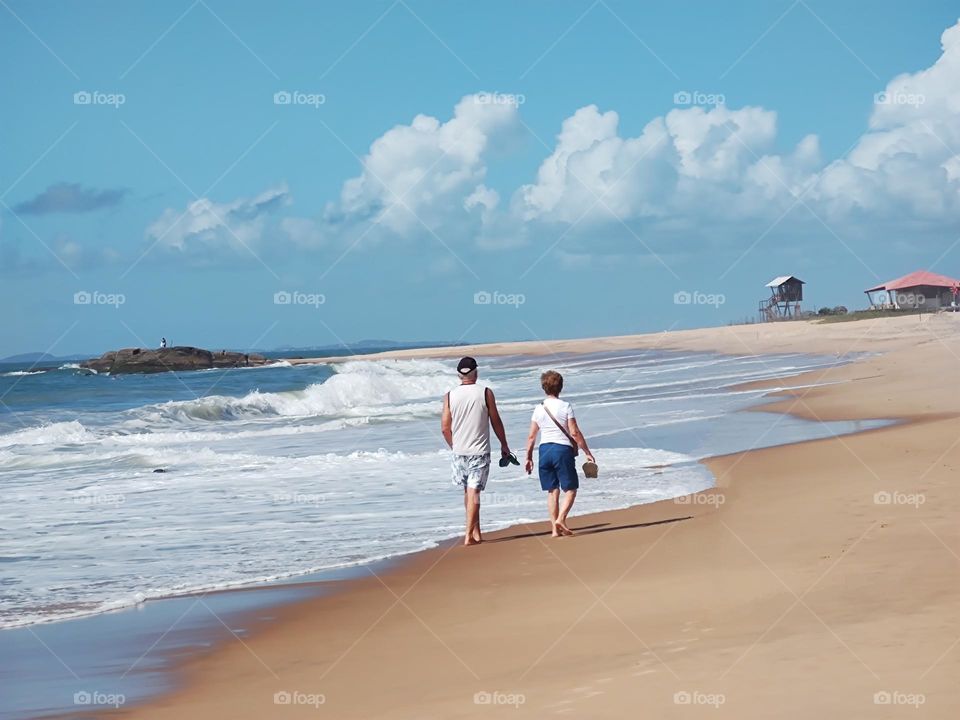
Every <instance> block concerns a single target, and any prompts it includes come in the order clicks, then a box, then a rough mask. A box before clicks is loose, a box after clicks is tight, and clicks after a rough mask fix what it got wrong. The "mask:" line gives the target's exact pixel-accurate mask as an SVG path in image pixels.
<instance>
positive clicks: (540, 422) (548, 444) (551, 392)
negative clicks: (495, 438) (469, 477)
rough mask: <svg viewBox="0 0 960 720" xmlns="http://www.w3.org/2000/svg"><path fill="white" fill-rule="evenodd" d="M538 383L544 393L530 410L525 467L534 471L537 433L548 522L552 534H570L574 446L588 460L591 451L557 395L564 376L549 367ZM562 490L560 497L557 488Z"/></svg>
mask: <svg viewBox="0 0 960 720" xmlns="http://www.w3.org/2000/svg"><path fill="white" fill-rule="evenodd" d="M540 386H541V387H542V388H543V392H544V393H546V395H547V397H546V398H545V399H544V401H543V403H542V404H541V405H537V407H536V409H535V410H534V411H533V421H532V422H531V423H530V436H529V437H528V438H527V462H526V470H527V474H528V475H529V474H530V473H531V472H532V471H533V446H534V444H535V443H536V441H537V433H540V459H539V462H538V464H537V469H538V471H539V475H540V487H541V489H543V491H544V492H546V493H548V494H547V509H548V510H549V512H550V524H551V526H552V528H553V533H552V534H553V537H560V536H561V535H573V530H571V529H570V528H568V527H567V515H568V514H569V513H570V509H571V508H572V507H573V501H574V500H576V499H577V488H579V487H580V479H579V478H578V477H577V463H576V460H575V457H576V448H577V446H579V447H580V448H581V449H582V450H583V452H584V454H586V456H587V460H588V461H590V462H594V459H593V454H592V453H591V452H590V448H589V447H587V441H586V438H584V437H583V433H582V432H580V426H579V425H577V420H576V418H575V417H574V415H573V406H572V405H571V404H570V403H568V402H566V401H565V400H561V399H560V391H561V390H563V376H562V375H561V374H560V373H558V372H556V371H554V370H548V371H547V372H545V373H543V375H541V376H540ZM561 490H562V491H563V499H562V501H561V498H560V491H561Z"/></svg>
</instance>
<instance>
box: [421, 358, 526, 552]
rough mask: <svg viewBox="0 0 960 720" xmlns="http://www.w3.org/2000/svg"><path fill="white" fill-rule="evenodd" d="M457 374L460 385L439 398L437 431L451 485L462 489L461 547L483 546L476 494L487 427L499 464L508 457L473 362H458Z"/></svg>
mask: <svg viewBox="0 0 960 720" xmlns="http://www.w3.org/2000/svg"><path fill="white" fill-rule="evenodd" d="M457 373H458V374H459V375H460V384H459V385H458V386H457V387H455V388H454V389H453V390H451V391H450V392H448V393H447V394H446V395H444V396H443V413H442V415H441V418H440V430H441V432H442V433H443V439H444V440H446V441H447V445H449V446H450V448H451V449H452V450H453V466H452V467H453V483H454V485H459V486H460V487H461V488H463V508H464V512H465V514H466V531H465V532H464V536H463V544H464V545H477V544H479V543H481V542H483V535H481V533H480V493H481V492H482V491H483V489H484V488H486V486H487V478H488V477H489V475H490V427H491V426H493V431H494V432H495V433H496V434H497V438H498V439H499V440H500V454H501V456H502V458H504V460H501V464H506V462H507V459H508V458H510V457H511V455H510V447H509V445H507V434H506V431H505V430H504V429H503V420H501V419H500V413H499V412H498V411H497V401H496V400H495V399H494V397H493V391H492V390H491V389H490V388H488V387H485V386H484V385H479V384H477V361H476V360H474V359H473V358H472V357H465V358H463V359H461V360H460V362H459V363H458V364H457ZM513 460H514V462H516V459H515V458H514V459H513ZM517 464H518V465H519V462H517Z"/></svg>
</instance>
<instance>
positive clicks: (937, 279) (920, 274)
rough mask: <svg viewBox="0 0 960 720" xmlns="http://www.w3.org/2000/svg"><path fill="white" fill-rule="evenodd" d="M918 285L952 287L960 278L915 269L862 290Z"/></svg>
mask: <svg viewBox="0 0 960 720" xmlns="http://www.w3.org/2000/svg"><path fill="white" fill-rule="evenodd" d="M919 285H930V286H932V287H947V288H949V287H953V286H954V285H960V280H957V279H956V278H952V277H947V276H946V275H938V274H937V273H932V272H927V271H926V270H917V271H916V272H912V273H910V274H909V275H904V276H903V277H898V278H897V279H896V280H890V281H889V282H886V283H883V284H882V285H877V286H876V287H872V288H870V289H869V290H864V292H868V293H869V292H877V291H878V290H901V289H903V288H910V287H917V286H919Z"/></svg>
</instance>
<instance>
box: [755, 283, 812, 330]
mask: <svg viewBox="0 0 960 720" xmlns="http://www.w3.org/2000/svg"><path fill="white" fill-rule="evenodd" d="M804 285H805V283H804V282H803V280H801V279H800V278H798V277H794V276H793V275H781V276H780V277H775V278H774V279H773V280H771V281H770V282H768V283H767V287H768V288H770V297H768V298H764V299H763V300H761V301H760V305H759V308H758V312H759V314H760V319H761V320H763V321H764V322H774V321H776V320H795V319H797V318H799V317H801V310H800V303H801V302H803V286H804Z"/></svg>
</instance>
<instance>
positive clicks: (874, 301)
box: [864, 270, 960, 310]
mask: <svg viewBox="0 0 960 720" xmlns="http://www.w3.org/2000/svg"><path fill="white" fill-rule="evenodd" d="M864 292H865V293H866V294H867V298H868V299H869V300H870V307H879V308H895V309H897V310H938V309H939V308H942V307H951V305H953V306H956V305H957V303H958V294H960V280H957V279H956V278H952V277H947V276H946V275H938V274H937V273H932V272H927V271H926V270H917V271H916V272H912V273H910V274H909V275H904V276H903V277H899V278H897V279H896V280H890V281H889V282H885V283H883V284H882V285H877V286H876V287H872V288H869V289H867V290H864Z"/></svg>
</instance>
